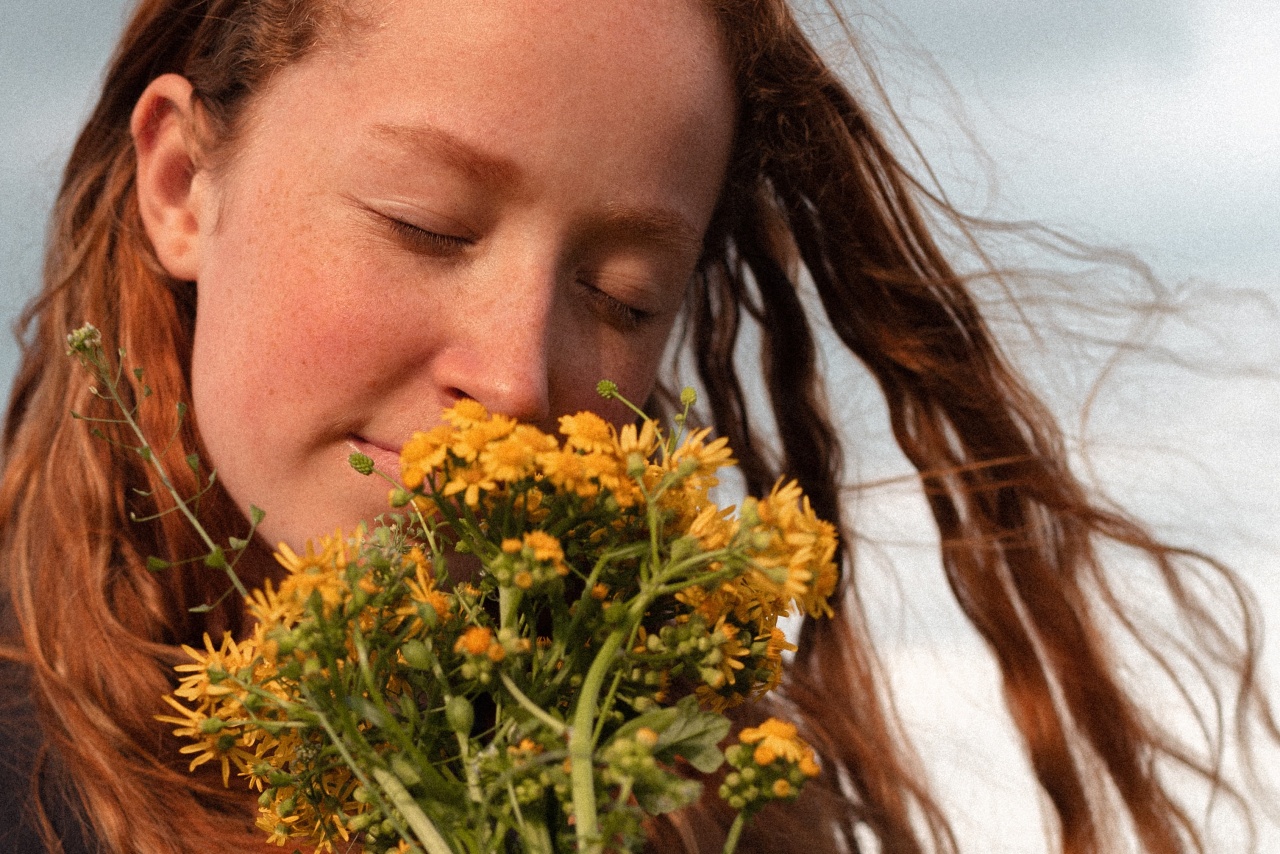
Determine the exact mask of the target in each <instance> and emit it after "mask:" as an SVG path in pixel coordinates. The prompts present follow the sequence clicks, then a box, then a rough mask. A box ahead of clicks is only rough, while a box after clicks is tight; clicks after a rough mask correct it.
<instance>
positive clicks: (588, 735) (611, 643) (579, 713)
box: [569, 628, 627, 852]
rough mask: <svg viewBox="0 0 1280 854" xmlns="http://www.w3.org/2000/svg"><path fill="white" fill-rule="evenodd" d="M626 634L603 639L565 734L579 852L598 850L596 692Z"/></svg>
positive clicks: (598, 692) (618, 631) (599, 842)
mask: <svg viewBox="0 0 1280 854" xmlns="http://www.w3.org/2000/svg"><path fill="white" fill-rule="evenodd" d="M626 634H627V632H626V630H625V629H623V628H619V629H617V630H615V631H614V632H613V633H612V634H610V635H609V637H608V638H606V639H605V642H604V643H603V644H602V645H601V647H600V652H599V653H598V654H597V655H596V658H595V661H593V662H591V669H590V670H588V671H587V678H586V679H584V680H583V682H582V690H581V693H580V694H579V695H578V705H577V708H575V709H574V713H573V729H572V730H571V731H570V733H569V779H570V782H571V783H572V789H573V814H574V820H575V827H576V830H577V836H578V850H579V851H580V852H598V851H601V850H602V848H601V846H602V841H601V839H600V830H599V820H598V818H597V815H596V785H595V763H594V762H593V752H594V747H595V739H594V737H593V735H594V732H593V730H594V726H593V724H594V723H595V715H596V701H597V698H598V697H599V696H600V689H601V687H602V686H603V685H604V679H605V676H607V675H608V673H609V668H610V667H611V666H612V664H613V658H614V656H615V655H616V654H617V652H618V648H619V647H620V646H622V640H623V637H624V635H626Z"/></svg>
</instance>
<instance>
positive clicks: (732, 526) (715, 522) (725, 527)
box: [689, 504, 738, 552]
mask: <svg viewBox="0 0 1280 854" xmlns="http://www.w3.org/2000/svg"><path fill="white" fill-rule="evenodd" d="M737 530H738V524H737V522H736V521H734V519H733V508H732V507H726V508H724V509H721V508H719V507H717V506H716V505H714V504H708V505H707V506H706V507H703V508H702V510H701V511H699V513H698V515H697V516H696V517H694V520H693V523H692V524H690V525H689V536H691V537H694V538H695V539H697V541H698V544H699V545H700V546H702V549H703V550H704V551H708V552H714V551H719V550H720V549H722V548H724V547H726V546H728V545H729V543H730V542H731V541H732V540H733V535H734V534H735V533H736V532H737Z"/></svg>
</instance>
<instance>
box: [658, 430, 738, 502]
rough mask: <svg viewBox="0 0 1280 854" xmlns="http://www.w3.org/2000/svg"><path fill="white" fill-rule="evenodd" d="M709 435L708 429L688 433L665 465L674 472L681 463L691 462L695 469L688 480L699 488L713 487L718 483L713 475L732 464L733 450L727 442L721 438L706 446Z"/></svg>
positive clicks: (717, 479)
mask: <svg viewBox="0 0 1280 854" xmlns="http://www.w3.org/2000/svg"><path fill="white" fill-rule="evenodd" d="M710 433H711V429H710V428H709V427H704V428H703V429H701V430H695V431H694V432H692V433H690V434H689V435H688V436H687V437H686V438H685V440H684V441H683V442H681V443H680V447H678V448H676V449H675V451H673V452H672V454H671V459H670V460H669V461H668V463H667V466H668V468H670V469H671V470H673V471H674V470H676V469H678V468H679V467H680V464H681V463H684V462H686V461H689V460H691V461H692V464H693V465H695V466H696V468H694V470H693V472H692V474H691V475H690V478H691V479H692V480H693V481H694V482H695V483H696V484H697V485H698V486H699V487H700V488H707V487H712V486H715V485H716V484H717V483H719V482H720V481H719V478H717V477H716V476H715V473H716V472H717V471H719V470H720V469H722V468H724V467H725V466H731V465H733V464H734V459H733V449H732V448H730V447H729V440H728V439H727V438H725V437H723V436H721V437H720V438H719V439H715V440H714V441H712V442H711V443H710V444H708V443H707V436H708V435H710Z"/></svg>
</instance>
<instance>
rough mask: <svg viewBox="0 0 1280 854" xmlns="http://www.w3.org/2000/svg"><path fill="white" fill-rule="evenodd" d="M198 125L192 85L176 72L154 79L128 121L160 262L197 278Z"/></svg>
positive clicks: (143, 207) (143, 209) (143, 208)
mask: <svg viewBox="0 0 1280 854" xmlns="http://www.w3.org/2000/svg"><path fill="white" fill-rule="evenodd" d="M195 129H196V115H195V102H194V99H193V98H192V87H191V84H190V83H189V82H188V81H187V79H186V78H185V77H181V76H179V75H177V74H165V75H163V76H161V77H157V78H156V79H155V80H153V81H151V84H150V85H149V86H147V88H146V90H145V91H144V92H143V93H142V96H141V97H140V98H139V99H138V103H137V104H136V105H135V106H134V108H133V116H132V118H131V120H130V123H129V130H130V132H131V133H132V135H133V144H134V150H135V151H136V153H137V158H138V174H137V193H138V209H139V213H140V214H141V216H142V224H143V226H144V227H145V228H146V231H147V236H148V237H149V238H150V239H151V244H152V246H153V247H154V248H155V252H156V257H157V258H158V259H159V261H160V264H161V266H163V267H164V268H165V270H166V271H167V272H168V273H169V275H171V276H173V277H174V278H176V279H181V280H184V281H195V279H196V277H197V272H198V271H199V268H200V235H201V229H200V226H201V217H202V216H203V215H204V212H203V202H204V197H203V194H202V192H200V186H199V184H200V182H199V181H198V176H199V174H200V170H199V163H198V156H199V145H198V140H197V139H196V138H195V133H196V131H195Z"/></svg>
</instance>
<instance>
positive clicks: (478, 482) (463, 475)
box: [440, 466, 498, 507]
mask: <svg viewBox="0 0 1280 854" xmlns="http://www.w3.org/2000/svg"><path fill="white" fill-rule="evenodd" d="M449 476H450V478H449V482H448V483H446V484H445V485H444V489H442V490H440V493H441V494H442V495H444V496H445V497H446V498H447V497H449V496H450V495H457V494H458V493H459V492H461V493H463V496H462V500H463V501H465V502H466V505H467V506H468V507H475V506H476V505H477V504H479V503H480V490H482V489H483V490H486V491H491V490H494V489H497V488H498V484H497V483H496V482H494V481H493V479H492V478H490V477H489V476H488V475H487V474H486V473H485V471H484V469H482V468H480V467H479V466H454V467H452V468H450V470H449Z"/></svg>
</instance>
